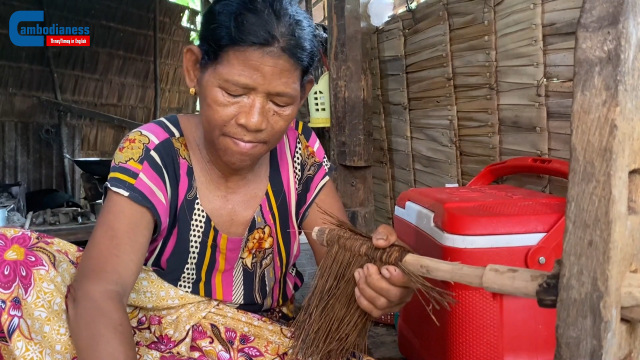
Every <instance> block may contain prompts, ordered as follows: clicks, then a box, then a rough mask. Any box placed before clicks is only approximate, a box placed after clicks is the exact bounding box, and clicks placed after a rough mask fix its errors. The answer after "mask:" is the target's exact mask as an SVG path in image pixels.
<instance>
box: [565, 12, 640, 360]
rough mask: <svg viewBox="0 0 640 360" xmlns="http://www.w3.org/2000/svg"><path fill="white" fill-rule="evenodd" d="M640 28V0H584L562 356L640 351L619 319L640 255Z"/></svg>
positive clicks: (613, 357) (635, 354)
mask: <svg viewBox="0 0 640 360" xmlns="http://www.w3.org/2000/svg"><path fill="white" fill-rule="evenodd" d="M638 29H640V2H638V1H636V0H584V5H583V8H582V14H581V16H580V20H579V22H578V30H577V41H576V52H575V80H574V89H575V92H574V101H573V118H572V124H571V128H572V137H571V165H570V166H571V167H570V174H571V175H570V178H569V192H568V199H567V204H568V205H567V225H566V232H565V238H564V250H563V251H564V253H563V264H564V265H563V267H562V270H561V272H560V285H559V290H560V294H559V298H558V320H557V339H558V343H557V348H556V360H574V359H581V360H582V359H585V360H586V359H592V360H596V359H597V360H622V359H625V360H626V359H638V358H639V357H640V353H639V351H640V335H639V334H638V333H637V332H636V331H634V329H633V327H634V326H632V325H631V324H630V323H627V322H626V321H621V320H620V318H621V313H622V311H621V285H622V281H623V278H624V276H625V274H626V273H627V272H629V271H632V272H637V270H638V265H639V264H640V261H639V254H640V253H639V252H638V249H639V247H640V117H639V115H638V114H640V101H639V100H638V87H639V86H640V85H639V84H640V33H638ZM628 311H637V309H630V310H628Z"/></svg>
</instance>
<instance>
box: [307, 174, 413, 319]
mask: <svg viewBox="0 0 640 360" xmlns="http://www.w3.org/2000/svg"><path fill="white" fill-rule="evenodd" d="M316 205H319V206H320V207H322V208H323V209H325V210H327V211H329V212H331V213H333V214H335V215H336V216H338V217H339V218H341V219H343V220H345V221H348V218H347V214H346V211H345V210H344V206H343V205H342V200H341V199H340V195H339V194H338V191H337V190H336V187H335V185H334V184H333V182H332V181H331V180H329V181H328V182H327V183H326V184H325V185H324V187H323V188H322V190H320V193H319V194H318V196H317V198H316V200H315V201H314V203H313V204H312V205H311V208H310V209H309V213H308V215H307V218H306V219H305V220H304V222H303V223H302V230H303V231H304V233H305V235H306V237H307V239H308V241H309V245H311V250H312V251H313V254H314V256H315V258H316V263H318V264H320V262H322V259H323V258H324V256H325V254H326V253H327V249H326V248H325V247H323V246H322V245H320V244H319V243H318V242H317V241H316V240H314V239H313V237H312V236H311V233H312V231H313V229H314V228H315V227H317V226H331V225H329V224H326V222H325V221H324V215H323V214H322V213H321V212H320V210H319V209H318V206H316ZM372 238H373V245H374V246H376V247H378V248H386V247H388V246H390V245H391V244H393V243H395V242H397V241H398V237H397V235H396V232H395V231H394V230H393V228H392V227H391V226H389V225H380V226H379V227H378V229H377V230H376V231H375V232H374V233H373V235H372ZM354 277H355V279H356V284H357V286H356V288H355V289H354V291H355V295H356V300H357V301H358V304H359V305H360V307H361V308H362V309H363V310H364V311H366V312H368V313H369V314H371V315H372V316H374V317H376V318H377V317H380V316H381V315H383V314H388V313H391V312H395V311H397V310H399V309H400V308H401V307H402V306H403V305H404V304H406V303H407V302H408V301H409V300H410V299H411V296H413V292H414V291H413V289H412V288H411V285H410V282H409V279H408V278H407V277H406V276H405V275H404V274H403V273H402V272H401V271H400V270H399V269H398V268H397V267H395V266H388V265H387V266H383V267H382V268H381V269H378V267H377V266H376V265H374V264H366V265H365V266H364V267H363V268H362V269H358V270H356V272H355V274H354Z"/></svg>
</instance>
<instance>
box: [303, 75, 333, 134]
mask: <svg viewBox="0 0 640 360" xmlns="http://www.w3.org/2000/svg"><path fill="white" fill-rule="evenodd" d="M330 97H331V95H330V93H329V72H326V73H324V74H322V76H321V77H320V81H318V83H317V84H315V85H314V86H313V88H311V92H310V93H309V97H308V98H307V101H308V103H309V118H310V120H309V126H310V127H329V126H330V124H331V103H330V100H329V99H330Z"/></svg>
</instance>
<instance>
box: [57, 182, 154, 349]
mask: <svg viewBox="0 0 640 360" xmlns="http://www.w3.org/2000/svg"><path fill="white" fill-rule="evenodd" d="M153 227H154V220H153V216H152V215H151V213H150V212H149V210H147V209H145V208H144V207H142V206H140V205H138V204H136V203H134V202H133V201H131V200H129V199H128V198H126V197H124V196H123V195H120V194H118V193H116V192H113V191H110V192H109V194H108V196H107V197H106V199H105V202H104V205H103V207H102V210H101V212H100V217H99V219H98V221H97V223H96V226H95V229H94V230H93V233H92V234H91V238H90V240H89V242H88V244H87V247H86V249H85V251H84V253H83V255H82V260H81V264H80V265H79V266H78V272H77V274H76V277H75V279H74V281H73V283H72V284H71V285H70V286H69V294H68V297H67V311H68V315H69V330H70V332H71V338H72V339H73V344H74V346H75V348H76V352H77V355H78V359H80V360H85V359H86V360H88V359H92V360H101V359H105V360H107V359H109V360H111V359H122V360H135V359H136V358H137V355H136V348H135V343H134V340H133V335H132V332H131V324H130V323H129V317H128V315H127V310H126V309H127V301H128V299H129V294H130V293H131V290H132V289H133V286H134V285H135V282H136V280H137V278H138V275H139V274H140V271H141V269H142V264H143V262H144V258H145V256H146V253H147V249H148V247H149V242H150V240H151V237H152V233H153Z"/></svg>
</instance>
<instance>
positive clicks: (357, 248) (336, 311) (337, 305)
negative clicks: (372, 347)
mask: <svg viewBox="0 0 640 360" xmlns="http://www.w3.org/2000/svg"><path fill="white" fill-rule="evenodd" d="M320 211H321V212H322V213H323V214H324V215H325V216H326V220H325V221H326V223H327V224H328V225H329V226H331V227H329V228H322V229H320V230H321V231H320V232H321V236H323V237H324V243H325V245H326V246H327V254H326V256H325V258H324V260H323V261H322V263H321V264H320V266H319V267H318V270H317V272H316V275H315V280H314V282H313V285H312V287H311V291H310V292H309V295H308V296H307V298H306V299H305V301H304V303H303V305H302V309H301V310H300V313H299V314H298V316H297V317H296V319H295V320H294V322H293V323H292V330H293V343H292V347H291V350H290V351H289V355H290V356H292V358H293V359H304V360H344V359H347V358H349V357H351V356H357V354H366V352H367V335H368V333H369V328H370V327H371V325H372V323H373V320H374V319H373V317H372V316H371V315H369V314H368V313H366V312H365V311H364V310H362V309H361V308H360V306H359V305H358V303H357V302H356V298H355V292H354V290H355V287H356V281H355V278H354V273H355V271H356V270H357V269H358V268H362V267H363V266H364V265H366V264H367V263H371V264H374V265H376V266H378V267H382V266H384V265H394V266H396V267H398V268H399V269H400V270H401V271H402V272H404V273H405V274H406V275H407V277H408V278H409V279H410V280H411V282H412V284H413V287H414V288H415V289H416V293H417V296H418V297H419V298H420V300H421V301H422V303H423V304H424V305H425V309H426V310H427V311H428V312H429V313H430V314H431V316H432V318H433V319H434V321H435V317H433V314H432V308H433V307H435V308H436V309H438V308H439V307H440V306H443V307H445V308H447V309H448V308H449V303H451V302H453V300H452V298H451V297H450V294H449V293H447V292H445V291H444V290H441V289H438V288H435V287H433V286H432V285H431V284H430V283H428V282H427V281H426V280H425V279H424V278H422V277H421V276H419V275H415V274H413V273H412V272H411V271H409V270H408V269H407V268H406V267H404V266H403V265H402V260H403V259H404V257H405V256H406V255H407V254H409V253H411V251H410V250H408V249H406V248H404V247H402V246H398V245H392V246H390V247H388V248H386V249H378V248H376V247H375V246H374V245H373V242H372V240H371V236H370V235H368V234H365V233H363V232H361V231H360V230H358V229H356V228H355V227H353V226H352V225H351V224H349V223H348V222H345V221H343V220H341V219H340V218H338V217H336V216H335V215H333V214H331V213H328V212H326V211H325V210H323V209H320ZM315 233H316V232H314V235H315Z"/></svg>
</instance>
